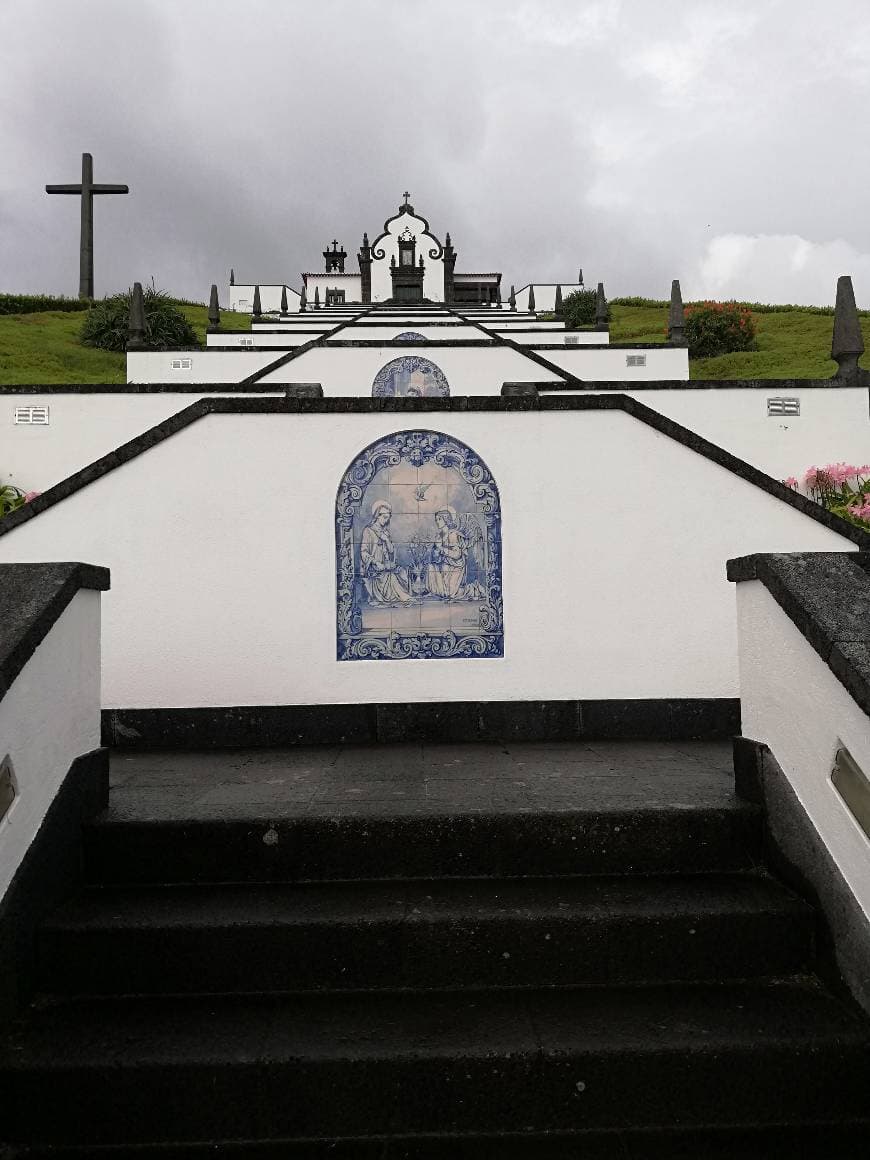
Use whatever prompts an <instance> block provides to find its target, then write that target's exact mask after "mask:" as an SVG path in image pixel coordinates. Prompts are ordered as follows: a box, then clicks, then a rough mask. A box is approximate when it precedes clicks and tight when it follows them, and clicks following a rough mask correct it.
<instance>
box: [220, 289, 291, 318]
mask: <svg viewBox="0 0 870 1160" xmlns="http://www.w3.org/2000/svg"><path fill="white" fill-rule="evenodd" d="M282 289H283V290H286V291H287V313H288V314H294V313H295V312H296V311H297V310H298V309H299V298H300V294H299V292H298V290H294V289H293V287H292V286H283V287H282V286H281V285H278V286H261V287H260V308H261V309H262V310H280V309H281V291H282ZM228 290H229V294H228V299H229V303H230V310H233V311H235V312H236V313H237V314H250V313H251V312H252V310H253V309H254V286H253V283H251V284H249V285H245V284H244V283H236V284H235V285H233V286H230V287H228Z"/></svg>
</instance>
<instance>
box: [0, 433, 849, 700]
mask: <svg viewBox="0 0 870 1160" xmlns="http://www.w3.org/2000/svg"><path fill="white" fill-rule="evenodd" d="M409 420H413V421H412V422H409ZM409 428H412V429H420V428H422V429H429V430H436V431H442V432H446V433H448V434H450V435H453V436H455V437H456V438H458V439H461V440H463V441H464V442H465V443H466V444H468V446H469V447H471V448H472V449H473V451H474V452H475V453H476V454H477V455H478V456H480V458H481V459H482V460H483V461H484V462H485V463H486V464H487V465H488V467H489V469H490V470H491V472H492V473H493V476H494V478H495V481H496V483H497V485H498V487H499V489H500V494H501V509H502V541H503V592H504V619H505V655H504V657H503V658H502V659H498V660H495V659H493V660H462V659H450V660H420V661H415V660H404V661H385V660H378V661H354V662H338V661H337V660H336V590H335V589H336V581H335V575H336V572H335V567H336V558H335V498H336V489H337V487H338V484H339V482H340V480H341V478H342V476H343V474H344V472H345V471H346V470H347V468H348V467H349V465H350V463H351V462H352V460H353V459H354V457H355V456H356V455H358V454H359V452H360V451H361V450H362V449H363V448H365V447H367V446H368V445H369V444H371V443H372V442H373V441H375V440H377V439H380V438H382V437H384V436H385V435H388V434H390V433H392V432H396V431H401V430H407V429H409ZM228 480H230V481H232V482H233V484H234V485H237V486H239V487H241V488H243V489H244V490H245V491H246V492H248V493H249V494H250V495H251V496H252V497H253V499H252V501H251V502H250V503H245V504H243V505H242V506H240V507H239V508H238V510H235V511H233V513H232V514H229V515H228V512H227V506H226V504H225V503H223V502H217V501H216V498H215V497H216V496H222V495H225V494H226V488H227V481H228ZM158 488H159V493H160V495H161V497H163V498H162V499H161V502H159V503H155V501H154V496H155V494H156V492H157V489H158ZM852 548H853V545H852V544H851V542H850V541H848V540H845V539H843V538H842V537H840V536H839V535H838V534H836V533H834V532H832V531H830V530H829V529H827V528H826V527H824V526H822V525H820V524H818V523H816V522H815V521H814V520H811V519H810V518H809V517H808V516H805V515H803V514H802V513H800V512H798V511H796V510H795V509H794V508H792V507H791V506H790V505H788V504H787V503H785V502H783V501H780V500H777V499H774V498H773V497H771V496H770V495H768V494H767V493H766V492H764V491H761V490H760V489H759V488H756V487H754V486H752V485H751V484H749V483H747V482H746V481H745V480H743V479H741V478H740V477H738V476H735V475H733V474H732V473H730V472H729V471H727V470H725V469H724V468H722V467H720V466H718V465H717V464H715V463H713V462H711V461H710V460H708V459H705V458H704V457H703V456H700V455H698V454H696V453H695V452H693V451H691V450H690V449H689V448H688V447H686V446H684V445H683V444H680V443H678V442H676V441H674V440H672V439H669V438H667V437H666V436H664V435H662V434H660V433H659V432H657V431H655V430H653V429H652V428H650V427H648V426H647V425H646V424H644V423H641V422H639V421H637V420H635V419H633V418H631V417H630V416H629V415H627V414H625V413H624V412H620V411H563V410H560V411H549V412H521V411H504V412H460V411H456V412H439V413H437V414H436V413H432V412H430V413H418V414H414V415H413V416H412V415H410V414H409V415H407V416H404V415H398V414H380V413H377V412H365V413H362V414H341V413H334V414H325V413H313V414H280V415H268V414H264V415H250V414H249V415H231V414H215V415H210V416H208V417H206V418H204V419H202V420H200V421H199V422H197V423H195V424H194V425H192V426H191V427H188V428H186V429H185V430H184V431H181V432H179V433H178V434H176V435H174V436H173V437H172V438H170V439H167V440H165V441H164V442H162V443H160V444H158V445H157V446H155V447H153V448H151V449H150V450H149V451H147V452H145V453H144V454H143V455H140V456H138V457H137V458H135V459H133V460H131V461H130V462H128V463H126V464H124V465H123V466H121V467H119V468H118V469H116V470H115V471H113V472H111V473H109V474H108V475H106V476H104V477H103V478H101V479H99V480H97V481H96V482H94V483H92V484H91V485H89V486H88V487H86V488H83V489H82V490H81V491H79V492H77V493H75V494H74V495H72V496H70V497H69V498H68V499H66V500H64V501H63V502H61V503H59V504H57V505H56V506H54V507H52V508H49V509H48V510H46V511H44V512H43V513H41V514H40V515H38V516H37V517H36V518H35V519H32V520H29V521H27V522H25V523H23V524H22V525H21V526H19V527H17V528H15V529H14V530H12V531H11V532H9V533H7V534H6V535H5V536H2V537H0V560H5V561H9V560H35V561H39V560H53V559H58V558H60V559H73V560H74V559H84V560H99V561H100V562H101V563H103V564H106V565H108V566H110V567H111V569H112V595H111V600H108V601H107V602H106V606H105V619H104V652H103V656H104V667H103V688H104V704H105V705H106V706H109V707H147V706H176V707H179V706H195V705H256V704H298V703H306V704H312V703H313V704H317V703H326V702H328V703H342V702H390V701H409V700H412V701H413V700H419V701H442V700H444V701H448V700H476V699H479V698H480V697H481V696H484V697H485V698H486V699H490V700H514V699H520V700H526V699H533V700H537V699H550V698H552V699H564V698H644V697H734V696H736V695H737V691H738V681H737V653H736V625H735V606H734V596H733V592H732V590H731V586H730V585H729V584H728V582H727V580H726V578H725V561H726V560H727V559H729V558H730V557H733V556H740V555H745V554H748V553H751V552H758V551H766V552H783V551H815V550H819V551H824V550H834V551H844V550H845V551H848V550H851V549H852Z"/></svg>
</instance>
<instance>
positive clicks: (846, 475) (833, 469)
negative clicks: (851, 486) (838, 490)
mask: <svg viewBox="0 0 870 1160" xmlns="http://www.w3.org/2000/svg"><path fill="white" fill-rule="evenodd" d="M824 470H825V474H826V475H827V476H829V477H830V479H831V482H832V483H835V484H842V483H845V482H846V480H847V479H851V478H852V476H853V475H857V474H858V468H857V467H855V466H854V464H852V463H843V462H842V460H841V461H840V462H839V463H829V464H828V466H827V467H826V468H825V469H824Z"/></svg>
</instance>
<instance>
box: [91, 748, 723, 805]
mask: <svg viewBox="0 0 870 1160" xmlns="http://www.w3.org/2000/svg"><path fill="white" fill-rule="evenodd" d="M111 783H112V788H111V795H110V811H109V812H110V815H111V816H114V817H117V818H124V819H125V820H143V821H145V820H158V819H159V820H166V821H171V820H179V821H180V820H191V819H195V820H203V821H207V820H212V819H228V820H231V819H234V818H242V817H251V816H261V815H267V816H269V817H280V818H302V817H311V818H313V817H320V816H340V815H347V814H355V813H359V812H365V813H366V814H373V815H383V816H394V815H397V814H401V815H408V814H444V813H493V812H501V811H506V812H514V811H523V812H524V811H532V810H533V811H535V812H545V813H549V812H562V811H565V810H572V811H573V810H625V809H643V810H655V809H668V810H673V809H680V808H685V809H698V808H701V809H704V808H709V809H720V808H722V807H728V806H729V805H732V804H734V803H735V801H736V799H735V796H734V778H733V770H732V760H731V744H730V742H691V741H687V742H597V743H588V744H585V743H559V742H552V743H545V744H543V743H541V744H539V743H526V744H509V745H487V744H474V745H424V744H406V745H389V746H372V747H365V746H318V747H311V748H293V749H289V748H288V749H248V750H245V749H239V750H226V751H216V752H177V753H176V752H166V751H153V752H135V753H129V752H117V753H114V754H113V755H112V762H111Z"/></svg>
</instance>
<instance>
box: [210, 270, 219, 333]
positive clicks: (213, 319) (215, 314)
mask: <svg viewBox="0 0 870 1160" xmlns="http://www.w3.org/2000/svg"><path fill="white" fill-rule="evenodd" d="M220 324H221V309H220V306H219V305H218V292H217V286H216V285H215V283H214V282H212V284H211V294H210V295H209V299H208V333H210V334H213V333H214V332H215V331H216V330H217V328H218V327H219V326H220Z"/></svg>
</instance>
